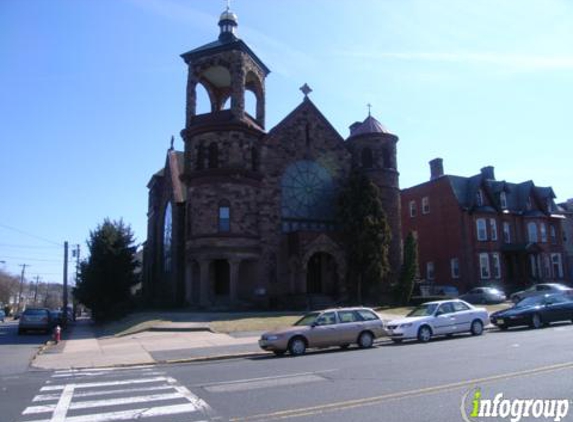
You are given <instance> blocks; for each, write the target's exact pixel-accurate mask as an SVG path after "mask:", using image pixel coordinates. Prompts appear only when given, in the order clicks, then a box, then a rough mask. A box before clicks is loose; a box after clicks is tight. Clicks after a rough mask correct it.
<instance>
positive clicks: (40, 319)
mask: <svg viewBox="0 0 573 422" xmlns="http://www.w3.org/2000/svg"><path fill="white" fill-rule="evenodd" d="M51 329H52V318H51V316H50V310H49V309H45V308H28V309H26V310H25V311H24V312H22V316H21V317H20V321H19V322H18V334H22V333H24V332H26V331H29V330H41V331H45V332H46V333H49V332H50V331H51Z"/></svg>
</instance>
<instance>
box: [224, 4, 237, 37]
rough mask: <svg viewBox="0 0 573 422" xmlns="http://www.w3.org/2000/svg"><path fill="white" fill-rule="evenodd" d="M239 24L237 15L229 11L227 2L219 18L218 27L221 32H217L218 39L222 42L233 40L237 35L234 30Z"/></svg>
mask: <svg viewBox="0 0 573 422" xmlns="http://www.w3.org/2000/svg"><path fill="white" fill-rule="evenodd" d="M238 25H239V18H237V15H236V14H235V13H233V12H232V11H231V9H230V8H229V4H227V8H226V9H225V11H224V12H223V13H221V17H220V18H219V27H220V28H221V33H220V34H219V40H221V41H222V42H229V41H234V40H235V39H236V38H237V37H236V36H235V31H236V30H237V26H238Z"/></svg>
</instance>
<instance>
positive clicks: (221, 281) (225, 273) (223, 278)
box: [213, 259, 230, 297]
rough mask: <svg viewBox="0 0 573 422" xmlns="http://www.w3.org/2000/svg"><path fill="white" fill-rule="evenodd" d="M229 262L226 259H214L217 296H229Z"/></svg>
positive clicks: (214, 280)
mask: <svg viewBox="0 0 573 422" xmlns="http://www.w3.org/2000/svg"><path fill="white" fill-rule="evenodd" d="M229 274H230V272H229V263H228V262H227V260H226V259H217V260H215V261H213V290H214V293H215V296H219V297H220V296H229V293H230V288H229V285H230V283H229V281H230V279H229Z"/></svg>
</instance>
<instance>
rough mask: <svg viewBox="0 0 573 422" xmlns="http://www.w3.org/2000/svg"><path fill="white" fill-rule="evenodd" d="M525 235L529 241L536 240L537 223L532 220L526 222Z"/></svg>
mask: <svg viewBox="0 0 573 422" xmlns="http://www.w3.org/2000/svg"><path fill="white" fill-rule="evenodd" d="M527 237H528V239H529V241H530V242H537V240H538V239H537V224H536V223H535V222H533V221H531V222H529V223H527Z"/></svg>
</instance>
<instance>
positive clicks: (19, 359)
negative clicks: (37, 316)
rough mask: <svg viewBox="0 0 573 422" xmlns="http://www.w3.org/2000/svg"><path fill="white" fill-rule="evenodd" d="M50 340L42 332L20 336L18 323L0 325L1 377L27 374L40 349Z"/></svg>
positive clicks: (10, 322) (48, 336)
mask: <svg viewBox="0 0 573 422" xmlns="http://www.w3.org/2000/svg"><path fill="white" fill-rule="evenodd" d="M49 339H50V335H49V334H44V333H41V332H29V333H26V334H23V335H18V321H8V322H4V323H0V377H1V376H4V375H16V374H21V373H24V372H26V371H27V370H28V366H29V365H30V361H31V359H32V358H33V357H34V355H35V354H36V352H37V351H38V348H39V347H40V346H42V345H43V344H44V343H45V342H46V341H47V340H49Z"/></svg>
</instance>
